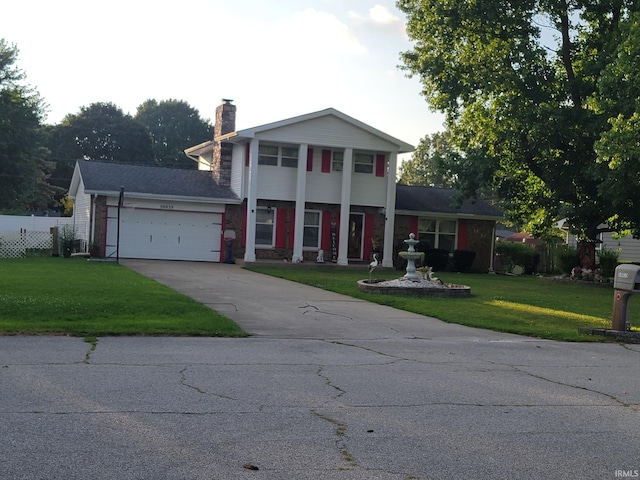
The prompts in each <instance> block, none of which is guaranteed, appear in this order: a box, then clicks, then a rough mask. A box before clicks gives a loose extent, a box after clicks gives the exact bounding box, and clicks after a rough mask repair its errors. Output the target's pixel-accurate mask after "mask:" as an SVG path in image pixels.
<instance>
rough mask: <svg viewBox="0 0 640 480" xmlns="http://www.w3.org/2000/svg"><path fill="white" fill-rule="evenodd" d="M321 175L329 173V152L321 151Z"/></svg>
mask: <svg viewBox="0 0 640 480" xmlns="http://www.w3.org/2000/svg"><path fill="white" fill-rule="evenodd" d="M321 171H322V173H329V172H331V150H322V170H321Z"/></svg>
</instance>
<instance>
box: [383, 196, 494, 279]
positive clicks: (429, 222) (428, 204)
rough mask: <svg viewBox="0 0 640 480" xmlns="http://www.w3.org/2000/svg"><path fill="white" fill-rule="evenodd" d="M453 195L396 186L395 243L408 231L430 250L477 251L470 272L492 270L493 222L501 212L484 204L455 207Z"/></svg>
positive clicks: (477, 203) (464, 204) (483, 202)
mask: <svg viewBox="0 0 640 480" xmlns="http://www.w3.org/2000/svg"><path fill="white" fill-rule="evenodd" d="M455 195H456V192H455V190H452V189H450V188H434V187H409V186H406V185H398V186H397V187H396V215H395V216H396V221H395V223H396V240H397V241H398V240H400V241H402V240H403V238H406V236H407V234H408V233H407V232H413V233H415V234H416V236H417V239H418V240H421V241H422V242H426V243H427V244H428V245H429V246H430V247H431V248H439V249H444V250H448V251H449V252H450V255H451V256H452V255H453V253H454V251H455V250H471V251H474V252H476V256H475V260H474V262H473V265H472V267H471V270H472V271H476V272H487V271H491V270H492V269H493V251H494V242H495V238H496V221H499V220H501V219H502V213H501V212H500V210H498V209H497V208H495V207H493V206H492V205H490V204H489V203H487V202H486V201H484V200H482V199H478V200H477V201H475V202H471V201H465V202H463V203H462V205H460V206H459V207H458V206H456V199H455Z"/></svg>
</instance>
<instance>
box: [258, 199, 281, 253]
mask: <svg viewBox="0 0 640 480" xmlns="http://www.w3.org/2000/svg"><path fill="white" fill-rule="evenodd" d="M270 208H271V223H268V222H258V210H263V211H265V212H267V213H269V209H270ZM276 218H277V208H272V207H256V225H255V226H256V229H255V233H256V236H255V238H254V245H255V248H257V249H258V248H262V249H273V248H275V245H276ZM258 225H271V244H270V245H268V244H266V243H258V236H257V234H258Z"/></svg>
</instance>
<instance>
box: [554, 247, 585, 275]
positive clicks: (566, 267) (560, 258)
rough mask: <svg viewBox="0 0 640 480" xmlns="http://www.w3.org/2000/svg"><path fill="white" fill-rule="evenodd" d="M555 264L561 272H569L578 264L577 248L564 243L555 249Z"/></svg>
mask: <svg viewBox="0 0 640 480" xmlns="http://www.w3.org/2000/svg"><path fill="white" fill-rule="evenodd" d="M555 257H556V261H555V263H556V265H558V268H560V272H561V273H571V270H573V268H574V267H577V266H579V265H580V261H579V260H578V249H577V248H575V247H570V246H569V245H564V246H562V247H559V248H558V249H557V250H556V251H555Z"/></svg>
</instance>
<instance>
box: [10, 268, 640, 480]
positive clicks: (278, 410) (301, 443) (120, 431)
mask: <svg viewBox="0 0 640 480" xmlns="http://www.w3.org/2000/svg"><path fill="white" fill-rule="evenodd" d="M123 263H124V264H125V265H126V266H127V267H129V268H132V269H134V270H136V271H139V272H140V273H142V274H144V275H147V276H149V277H151V278H155V279H157V280H158V281H160V282H162V283H165V284H167V285H169V286H171V287H173V288H175V289H176V290H179V291H181V292H183V293H186V294H188V295H190V296H192V297H194V298H196V299H198V300H199V301H201V302H203V303H206V304H208V305H210V306H211V307H212V308H214V309H216V310H218V311H220V312H221V313H224V314H225V315H227V316H229V317H230V318H232V319H234V320H235V321H237V322H238V323H239V324H240V325H241V326H242V327H243V328H245V329H246V330H248V331H249V332H251V333H252V334H253V336H252V337H250V338H244V339H218V338H160V337H156V338H131V337H126V338H119V337H105V338H100V339H99V340H98V342H97V345H95V348H94V346H92V345H90V344H88V343H86V342H84V341H83V340H82V339H77V338H69V337H36V336H34V337H20V336H16V337H0V438H2V439H3V440H2V442H0V478H3V479H4V478H8V479H14V478H15V479H18V478H20V479H23V478H24V479H32V478H42V479H50V478H60V479H62V478H64V479H76V478H77V479H85V478H98V479H101V478H104V479H107V478H109V479H111V478H119V479H134V478H135V479H147V478H148V479H158V478H163V479H165V478H166V479H231V478H234V479H235V478H255V479H267V478H268V479H348V480H350V479H392V480H395V479H398V480H408V479H550V478H553V479H598V480H601V479H615V478H623V477H624V476H626V478H633V477H632V476H633V475H634V474H635V472H637V471H638V470H640V413H639V410H638V406H639V403H640V346H639V345H620V344H569V343H559V342H552V341H545V340H537V339H531V338H525V337H519V336H515V335H503V334H499V333H495V332H488V331H484V330H476V329H471V328H467V327H462V326H459V325H449V324H445V323H443V322H439V321H437V320H434V319H431V318H428V317H422V316H420V315H413V314H408V313H404V312H400V311H397V310H394V309H390V308H386V307H381V306H379V305H374V304H369V303H367V302H363V301H359V300H353V299H350V298H347V297H342V296H340V295H335V294H331V293H328V292H324V291H321V290H318V289H314V288H311V287H305V286H302V285H297V284H292V283H289V282H286V281H283V280H278V279H273V278H270V277H265V276H262V275H259V274H255V273H251V272H247V271H244V270H242V269H240V268H239V267H237V266H233V265H212V264H199V263H188V262H153V261H124V262H123ZM472 314H473V312H469V315H472ZM630 476H631V477H630ZM636 476H637V474H636Z"/></svg>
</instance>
